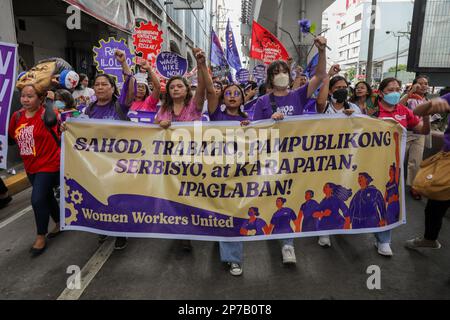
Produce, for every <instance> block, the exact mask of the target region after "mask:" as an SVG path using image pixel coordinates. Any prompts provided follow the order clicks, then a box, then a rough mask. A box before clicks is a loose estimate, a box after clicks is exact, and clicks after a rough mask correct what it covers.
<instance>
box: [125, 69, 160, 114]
mask: <svg viewBox="0 0 450 320" xmlns="http://www.w3.org/2000/svg"><path fill="white" fill-rule="evenodd" d="M140 69H141V71H145V72H144V73H142V72H141V73H138V74H136V75H135V78H136V82H137V88H136V89H137V90H136V98H135V99H134V101H133V103H132V104H131V107H130V110H131V111H147V112H156V111H157V105H158V102H159V94H160V92H161V84H160V82H159V78H158V76H157V75H156V74H155V73H154V72H153V70H152V67H151V66H150V63H149V62H148V61H147V60H143V61H142V64H141V68H140ZM147 72H148V75H149V76H150V79H151V81H152V85H153V90H152V91H150V88H149V86H148V80H147V77H148V76H147Z"/></svg>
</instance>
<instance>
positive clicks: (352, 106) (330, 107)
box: [324, 101, 362, 114]
mask: <svg viewBox="0 0 450 320" xmlns="http://www.w3.org/2000/svg"><path fill="white" fill-rule="evenodd" d="M348 105H349V106H350V109H352V110H354V111H355V112H354V114H362V112H361V109H360V108H359V107H358V106H357V105H356V104H354V103H351V102H348ZM344 110H345V109H344V108H342V109H340V110H336V109H335V108H334V106H333V103H332V102H330V101H329V102H328V105H327V107H326V109H325V112H324V113H325V114H336V113H344Z"/></svg>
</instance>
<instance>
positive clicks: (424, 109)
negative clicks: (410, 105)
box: [414, 98, 450, 117]
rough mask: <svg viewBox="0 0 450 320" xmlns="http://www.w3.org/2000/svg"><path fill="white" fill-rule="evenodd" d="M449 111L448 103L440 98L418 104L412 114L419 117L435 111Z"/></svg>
mask: <svg viewBox="0 0 450 320" xmlns="http://www.w3.org/2000/svg"><path fill="white" fill-rule="evenodd" d="M448 112H450V105H449V104H448V102H447V101H446V100H444V99H441V98H436V99H432V100H430V101H427V102H425V103H423V104H420V105H418V106H417V107H416V108H415V109H414V114H415V115H416V116H419V117H423V116H427V115H432V114H435V113H448Z"/></svg>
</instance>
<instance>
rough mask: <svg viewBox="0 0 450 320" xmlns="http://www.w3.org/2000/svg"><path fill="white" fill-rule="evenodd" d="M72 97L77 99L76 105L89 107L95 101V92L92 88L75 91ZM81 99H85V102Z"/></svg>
mask: <svg viewBox="0 0 450 320" xmlns="http://www.w3.org/2000/svg"><path fill="white" fill-rule="evenodd" d="M72 97H73V98H74V99H75V102H76V105H77V106H79V105H81V104H84V105H89V103H91V102H92V101H93V100H94V97H95V91H94V90H93V89H91V88H84V89H83V90H75V91H74V92H73V93H72ZM81 97H83V98H84V100H85V101H82V100H83V99H81Z"/></svg>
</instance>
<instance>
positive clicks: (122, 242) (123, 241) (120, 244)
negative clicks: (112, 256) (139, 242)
mask: <svg viewBox="0 0 450 320" xmlns="http://www.w3.org/2000/svg"><path fill="white" fill-rule="evenodd" d="M127 245H128V239H127V238H124V237H117V238H116V243H115V244H114V250H123V249H125V248H126V247H127Z"/></svg>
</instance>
